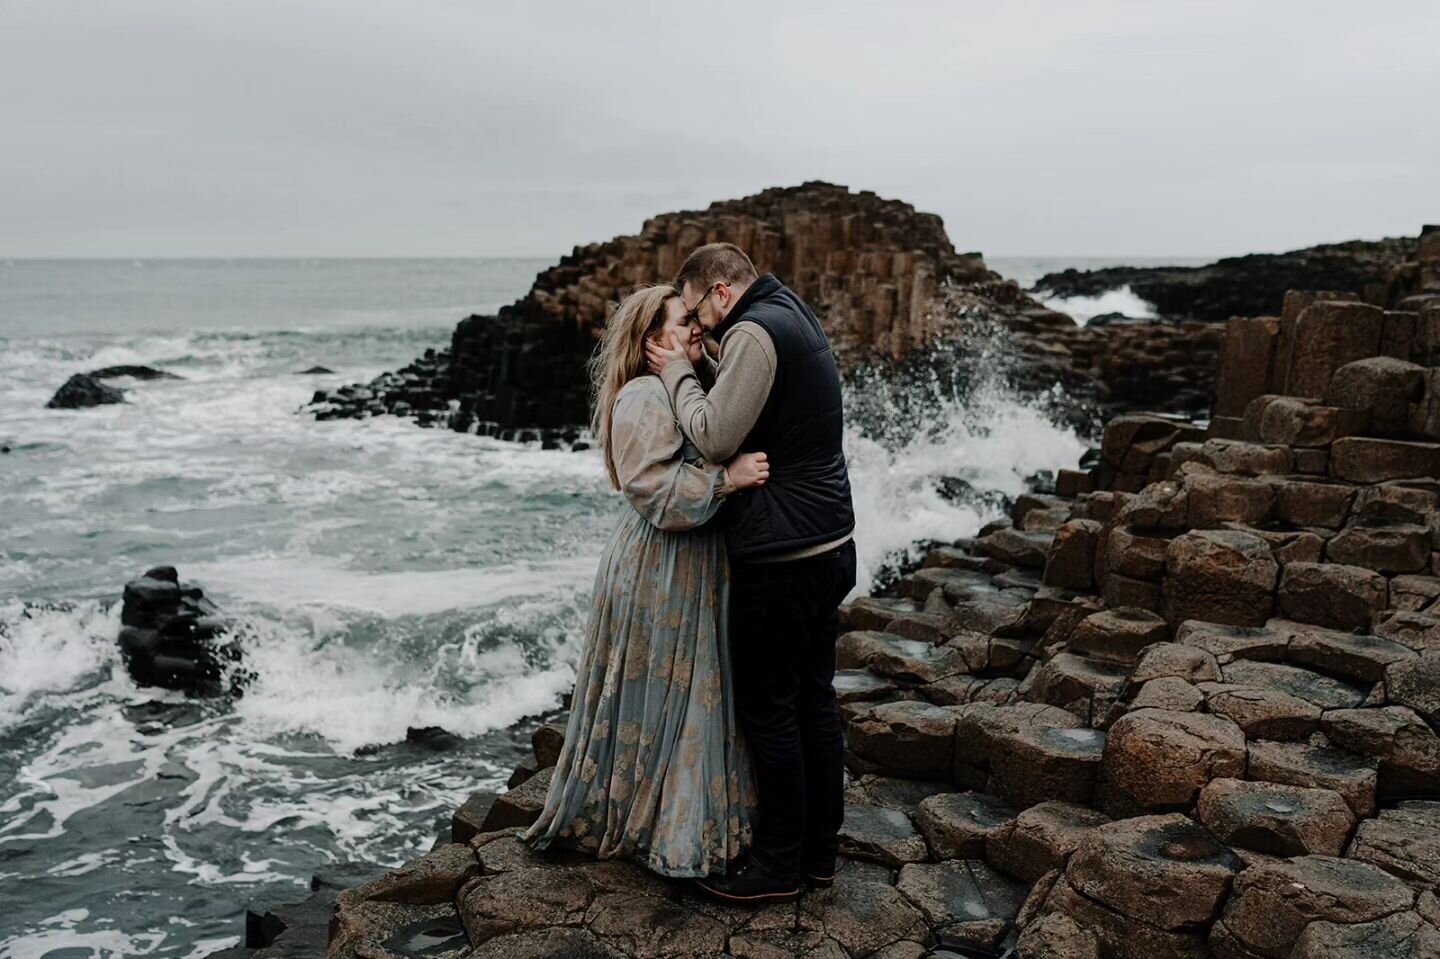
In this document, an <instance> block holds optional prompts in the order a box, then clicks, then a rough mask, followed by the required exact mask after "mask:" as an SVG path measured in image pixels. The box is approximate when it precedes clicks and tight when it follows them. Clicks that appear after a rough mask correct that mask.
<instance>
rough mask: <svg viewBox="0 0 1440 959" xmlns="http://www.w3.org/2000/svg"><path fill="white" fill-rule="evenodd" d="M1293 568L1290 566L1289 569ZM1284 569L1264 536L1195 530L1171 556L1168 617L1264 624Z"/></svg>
mask: <svg viewBox="0 0 1440 959" xmlns="http://www.w3.org/2000/svg"><path fill="white" fill-rule="evenodd" d="M1288 568H1289V567H1287V569H1288ZM1278 575H1279V566H1278V564H1276V562H1275V558H1274V556H1273V555H1271V553H1270V547H1269V546H1268V545H1267V544H1266V543H1265V541H1264V540H1262V539H1260V538H1259V537H1258V536H1254V535H1252V534H1249V533H1242V532H1239V531H1236V530H1193V531H1191V532H1189V533H1184V534H1182V535H1180V536H1177V537H1175V539H1173V540H1171V541H1170V546H1169V548H1168V549H1167V550H1166V552H1165V582H1164V585H1163V588H1162V589H1163V593H1164V597H1165V618H1166V619H1167V620H1169V621H1170V622H1172V623H1177V624H1178V623H1181V622H1183V621H1185V620H1187V619H1204V620H1207V621H1209V622H1215V623H1224V624H1228V625H1232V626H1260V625H1263V624H1264V622H1265V620H1267V619H1269V618H1270V614H1271V611H1272V610H1273V608H1274V605H1275V597H1274V592H1275V582H1276V578H1277V576H1278Z"/></svg>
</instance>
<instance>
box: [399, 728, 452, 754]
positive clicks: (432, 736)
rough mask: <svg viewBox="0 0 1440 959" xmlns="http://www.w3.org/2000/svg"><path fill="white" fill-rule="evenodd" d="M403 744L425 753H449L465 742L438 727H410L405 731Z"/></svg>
mask: <svg viewBox="0 0 1440 959" xmlns="http://www.w3.org/2000/svg"><path fill="white" fill-rule="evenodd" d="M405 742H407V743H408V744H410V745H411V746H416V747H419V748H420V749H424V750H426V751H427V752H432V753H443V752H449V751H450V750H452V749H456V748H458V747H460V746H462V745H464V743H465V740H463V739H461V738H460V737H459V736H457V735H455V734H454V733H452V732H450V731H449V730H448V729H445V728H443V727H440V726H410V727H408V728H407V729H406V730H405Z"/></svg>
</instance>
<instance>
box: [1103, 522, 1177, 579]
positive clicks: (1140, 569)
mask: <svg viewBox="0 0 1440 959" xmlns="http://www.w3.org/2000/svg"><path fill="white" fill-rule="evenodd" d="M1104 544H1105V549H1104V560H1105V570H1106V571H1107V572H1110V573H1120V574H1121V575H1123V576H1129V577H1131V578H1133V579H1159V578H1160V577H1161V576H1162V575H1163V574H1164V572H1165V549H1166V548H1167V547H1168V546H1169V545H1170V541H1169V540H1168V539H1165V538H1163V537H1159V536H1144V535H1142V534H1140V533H1137V532H1135V531H1133V530H1131V529H1128V528H1127V527H1124V526H1117V527H1115V528H1114V529H1112V530H1111V531H1110V535H1109V536H1108V537H1107V538H1106V539H1105V540H1104Z"/></svg>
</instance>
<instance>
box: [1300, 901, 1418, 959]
mask: <svg viewBox="0 0 1440 959" xmlns="http://www.w3.org/2000/svg"><path fill="white" fill-rule="evenodd" d="M1431 956H1440V928H1437V927H1436V925H1435V924H1434V923H1432V922H1426V921H1425V920H1423V919H1422V918H1421V917H1420V916H1419V915H1417V914H1415V913H1413V912H1397V913H1395V914H1394V915H1390V916H1386V917H1385V918H1384V919H1376V920H1375V921H1374V922H1363V923H1356V924H1355V925H1353V926H1345V925H1340V924H1338V923H1333V922H1312V923H1310V925H1308V926H1306V927H1305V931H1304V932H1302V933H1301V934H1300V938H1299V939H1297V940H1296V941H1295V949H1294V951H1292V952H1291V953H1290V959H1429V957H1431Z"/></svg>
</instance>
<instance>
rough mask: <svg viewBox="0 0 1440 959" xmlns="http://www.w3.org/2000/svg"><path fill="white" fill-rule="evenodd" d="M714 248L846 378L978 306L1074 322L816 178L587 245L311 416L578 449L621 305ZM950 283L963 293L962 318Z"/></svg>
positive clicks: (320, 395)
mask: <svg viewBox="0 0 1440 959" xmlns="http://www.w3.org/2000/svg"><path fill="white" fill-rule="evenodd" d="M715 241H729V242H733V243H736V244H738V245H739V246H740V247H742V248H743V249H745V250H746V251H747V252H748V253H749V254H750V256H751V258H752V259H754V261H755V264H756V266H757V267H758V268H759V269H760V270H762V271H771V272H774V273H776V274H777V275H778V276H780V277H781V278H782V279H783V280H785V282H787V283H789V284H790V285H791V286H792V287H794V289H795V290H796V292H798V293H799V294H800V295H801V296H803V297H804V298H805V299H806V300H807V302H809V303H810V304H811V305H812V306H813V307H814V308H815V310H816V312H817V314H818V315H819V316H820V317H821V318H822V320H823V322H824V324H825V328H826V331H827V332H828V334H829V335H830V337H831V341H832V343H833V344H834V347H835V349H836V352H837V355H838V356H839V358H840V361H841V364H842V366H843V367H847V368H848V367H851V366H854V365H856V364H859V363H864V362H870V361H880V360H895V359H899V358H901V357H904V356H905V355H907V354H908V353H909V352H910V351H912V350H914V349H915V348H917V347H920V346H924V345H928V344H930V343H932V342H934V341H936V340H940V339H945V338H947V337H953V336H954V335H955V334H956V333H957V332H958V331H959V329H960V328H961V327H962V326H963V322H964V318H963V316H962V315H960V313H961V312H962V311H963V310H967V309H980V308H983V309H988V310H994V311H996V312H999V313H1006V314H1010V315H1016V316H1019V315H1023V314H1025V313H1026V311H1033V312H1035V313H1037V314H1041V315H1050V316H1052V317H1054V318H1059V320H1060V321H1061V322H1064V323H1067V324H1070V325H1073V321H1071V320H1070V319H1069V318H1068V317H1064V316H1063V315H1062V314H1052V313H1051V311H1047V310H1045V309H1044V308H1043V307H1041V306H1039V304H1037V303H1035V302H1034V301H1032V300H1030V299H1028V298H1027V297H1026V296H1025V295H1024V294H1023V293H1021V292H1020V290H1019V288H1018V287H1017V286H1016V285H1015V284H1014V283H1013V282H1009V281H1004V280H1001V279H1000V278H999V277H998V276H996V275H995V274H993V273H991V272H990V271H989V270H988V269H986V267H985V263H984V261H983V260H982V259H981V257H980V255H979V254H973V253H972V254H963V255H962V254H958V253H956V252H955V248H954V246H953V245H952V244H951V243H950V240H949V238H948V237H947V236H946V235H945V229H944V226H943V224H942V223H941V221H940V218H939V217H938V216H935V215H934V214H930V213H919V212H916V210H915V208H914V207H912V206H910V205H909V204H907V203H902V202H900V201H897V200H885V199H881V198H880V197H878V196H876V195H875V194H874V193H870V192H868V191H865V192H859V193H851V192H850V191H849V190H848V189H846V188H845V187H842V186H834V185H832V184H828V183H820V182H810V183H805V184H802V185H800V186H798V187H789V188H783V189H772V190H766V191H765V192H763V193H759V194H756V195H755V196H751V197H746V198H744V199H741V200H727V201H723V202H717V203H712V204H711V205H710V207H709V208H708V209H705V210H701V211H686V212H681V213H670V214H664V215H662V216H657V217H654V218H652V219H650V220H648V221H646V223H645V225H644V226H643V227H642V229H641V231H640V233H638V234H636V235H634V236H622V237H617V238H615V239H613V240H610V241H608V242H606V243H594V244H590V245H589V246H584V247H576V248H575V250H574V252H572V253H571V254H570V255H569V256H566V257H564V258H562V259H561V261H560V262H559V263H558V264H557V265H555V266H553V267H551V268H550V269H548V270H546V271H545V272H543V273H541V274H540V275H539V276H538V277H536V279H535V284H534V286H533V287H532V288H531V290H530V292H529V293H528V294H527V295H526V296H525V297H524V298H522V299H520V300H519V301H517V302H516V303H514V304H513V305H511V306H508V307H505V308H504V309H502V310H501V311H500V313H499V315H498V316H494V317H490V316H471V317H468V318H466V319H464V320H462V321H461V322H460V324H459V325H458V326H457V327H456V329H455V333H454V335H453V337H452V338H451V342H450V348H449V349H448V350H443V351H438V352H437V351H434V350H428V351H426V353H425V355H424V356H423V357H421V358H419V359H417V360H416V361H415V362H414V363H412V364H410V365H409V366H407V367H405V368H404V369H402V370H400V371H398V372H397V373H392V374H386V375H384V376H381V377H379V378H377V379H376V380H375V381H373V382H371V383H369V384H366V385H355V386H348V387H342V388H340V389H338V390H335V391H333V392H328V391H317V392H316V394H315V396H314V399H313V401H312V406H311V409H312V410H313V412H314V413H315V415H316V416H317V418H319V419H330V418H335V417H355V416H368V415H377V414H381V413H387V412H388V413H397V414H400V415H413V416H415V417H416V418H417V419H418V420H419V421H420V423H421V424H422V425H444V426H448V427H450V428H452V429H456V430H460V431H462V432H479V433H482V434H485V435H501V436H504V437H506V438H510V439H538V438H540V437H541V436H542V431H548V432H546V433H545V434H544V435H545V436H546V438H548V439H550V440H551V441H552V442H554V441H559V440H561V439H565V438H567V437H565V436H563V434H562V430H563V429H564V428H565V427H569V426H574V425H576V424H581V423H585V422H587V421H588V418H589V413H588V409H587V384H586V377H585V373H584V366H585V363H586V361H587V360H588V359H589V357H590V356H591V354H592V352H593V349H594V345H595V338H596V335H597V334H598V331H599V330H600V328H601V326H602V325H603V324H604V322H605V316H606V312H607V309H608V304H611V303H613V302H615V301H617V300H618V299H620V298H621V297H622V296H623V295H624V294H625V293H626V292H627V291H628V290H630V289H632V288H633V287H635V286H637V285H641V284H647V283H656V282H665V281H668V280H670V279H671V278H672V277H673V276H674V275H675V272H676V271H677V270H678V269H679V267H680V264H681V263H682V262H683V261H684V259H685V257H686V256H687V255H688V254H689V253H690V251H691V250H693V249H695V248H696V247H698V246H700V245H702V244H704V243H710V242H715ZM947 286H953V287H956V288H958V289H959V290H962V291H963V295H961V296H960V298H959V300H958V301H957V302H954V303H952V304H951V308H949V309H947V308H946V304H945V300H944V296H943V289H944V288H945V287H947ZM573 435H574V434H573V433H572V434H571V437H569V438H572V439H573Z"/></svg>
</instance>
